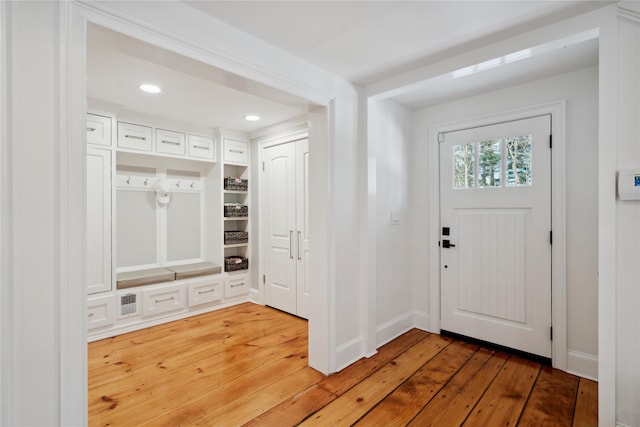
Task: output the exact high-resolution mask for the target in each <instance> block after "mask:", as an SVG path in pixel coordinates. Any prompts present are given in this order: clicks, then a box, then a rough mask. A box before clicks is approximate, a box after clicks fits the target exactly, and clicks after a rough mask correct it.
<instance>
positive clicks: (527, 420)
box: [518, 366, 579, 427]
mask: <svg viewBox="0 0 640 427" xmlns="http://www.w3.org/2000/svg"><path fill="white" fill-rule="evenodd" d="M578 383H579V379H578V377H576V376H574V375H571V374H567V373H566V372H562V371H558V370H557V369H553V368H551V367H550V366H543V367H542V369H541V370H540V374H539V375H538V379H537V380H536V383H535V387H534V389H533V391H532V392H531V396H530V397H529V400H528V401H527V406H526V408H525V409H524V411H523V412H522V417H521V418H520V421H519V422H518V425H519V426H522V427H529V426H531V427H534V426H571V424H572V420H573V409H574V407H575V404H576V395H577V393H578Z"/></svg>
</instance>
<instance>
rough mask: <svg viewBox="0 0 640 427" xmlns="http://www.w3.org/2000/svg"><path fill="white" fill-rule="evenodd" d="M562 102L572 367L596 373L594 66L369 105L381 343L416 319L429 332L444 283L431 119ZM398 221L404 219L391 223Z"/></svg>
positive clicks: (454, 118) (378, 335)
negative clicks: (434, 254) (433, 232)
mask: <svg viewBox="0 0 640 427" xmlns="http://www.w3.org/2000/svg"><path fill="white" fill-rule="evenodd" d="M561 100H564V101H566V177H567V182H566V215H567V230H566V233H567V250H566V252H567V253H566V263H567V265H566V267H567V284H566V288H567V307H566V315H567V347H568V360H567V368H568V371H570V372H574V373H577V374H580V375H582V376H585V377H589V378H597V352H598V351H597V349H598V332H597V330H598V315H597V307H598V299H597V293H598V285H597V265H598V258H597V250H598V246H597V245H598V240H597V236H598V231H597V228H598V225H597V220H598V218H597V213H598V207H597V203H598V192H597V179H598V178H597V168H598V163H597V152H598V147H597V144H598V68H597V66H594V67H589V68H585V69H581V70H577V71H573V72H569V73H566V74H562V75H558V76H554V77H550V78H547V79H544V80H538V81H534V82H531V83H527V84H524V85H520V86H516V87H512V88H509V89H505V90H500V91H494V92H490V93H486V94H482V95H477V96H472V97H468V98H465V99H461V100H458V101H453V102H448V103H444V104H441V105H437V106H433V107H429V108H424V109H421V110H416V111H412V110H410V109H408V108H406V107H404V106H402V105H400V104H398V103H397V102H395V101H393V100H384V101H377V102H372V103H370V105H369V114H370V127H369V129H368V131H369V135H370V138H371V140H372V141H375V145H374V150H375V153H371V152H370V153H369V158H370V159H371V158H372V156H373V155H375V158H376V163H375V178H376V179H375V193H374V194H375V196H373V197H375V206H376V218H375V220H373V223H375V229H376V236H375V238H376V252H377V253H376V265H375V274H373V276H374V277H375V289H376V301H377V304H376V343H377V345H378V346H380V345H382V344H383V343H385V342H387V341H389V340H390V339H392V338H393V337H395V336H397V335H398V333H400V332H402V331H404V330H406V329H407V328H409V327H411V326H417V327H420V328H423V329H429V320H430V319H429V316H430V312H429V304H430V301H429V290H430V286H440V284H439V283H430V282H429V273H430V272H429V262H430V258H429V245H431V244H434V242H435V244H437V240H438V238H439V236H429V221H430V217H429V215H430V205H431V203H432V201H431V200H429V185H430V179H431V176H432V174H431V171H430V167H429V165H430V164H431V159H430V157H429V156H430V147H429V145H428V144H429V139H430V134H429V128H430V126H432V125H436V124H442V123H447V122H453V121H459V120H465V119H473V118H478V117H482V116H487V115H493V114H496V113H500V112H505V111H510V110H514V109H522V108H527V107H532V106H537V105H541V104H548V103H551V102H555V101H561ZM370 164H371V161H370ZM370 197H372V196H371V194H370ZM395 214H397V215H395ZM394 219H397V220H398V221H399V223H394V224H392V222H398V221H393V220H394Z"/></svg>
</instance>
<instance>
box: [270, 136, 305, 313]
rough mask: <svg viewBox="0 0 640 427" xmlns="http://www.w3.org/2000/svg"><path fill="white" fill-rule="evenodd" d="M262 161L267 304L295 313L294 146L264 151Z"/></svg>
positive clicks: (275, 147)
mask: <svg viewBox="0 0 640 427" xmlns="http://www.w3.org/2000/svg"><path fill="white" fill-rule="evenodd" d="M263 161H264V171H263V180H262V185H263V205H262V215H263V221H262V224H263V228H264V231H263V236H265V246H264V250H263V254H264V257H265V260H264V272H265V299H266V304H267V305H269V306H271V307H274V308H277V309H279V310H283V311H286V312H288V313H292V314H296V303H297V289H296V263H295V253H294V252H295V247H294V239H295V236H294V234H295V220H296V218H295V212H296V205H295V190H296V188H295V147H294V146H293V145H292V144H282V145H276V146H273V147H268V148H265V149H264V151H263Z"/></svg>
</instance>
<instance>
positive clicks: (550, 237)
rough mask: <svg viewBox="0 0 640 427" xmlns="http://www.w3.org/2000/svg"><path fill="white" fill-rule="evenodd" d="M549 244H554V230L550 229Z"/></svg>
mask: <svg viewBox="0 0 640 427" xmlns="http://www.w3.org/2000/svg"><path fill="white" fill-rule="evenodd" d="M549 244H550V245H553V231H549Z"/></svg>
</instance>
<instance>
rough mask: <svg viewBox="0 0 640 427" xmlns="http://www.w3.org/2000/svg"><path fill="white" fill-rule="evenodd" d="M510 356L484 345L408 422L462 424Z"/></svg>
mask: <svg viewBox="0 0 640 427" xmlns="http://www.w3.org/2000/svg"><path fill="white" fill-rule="evenodd" d="M507 359H508V356H507V355H506V354H503V353H495V352H493V351H491V350H487V349H484V348H481V349H480V350H478V351H477V352H476V353H475V354H474V355H473V357H472V358H471V359H469V361H468V362H467V363H466V364H465V365H464V366H463V367H462V369H460V370H459V371H458V372H457V373H456V374H455V376H454V377H453V378H452V379H451V381H449V383H448V384H447V385H446V386H444V387H443V388H442V390H440V391H439V392H438V394H437V395H436V396H435V397H434V398H433V399H431V401H430V402H429V403H428V404H427V405H426V406H425V407H424V408H423V409H422V410H421V411H420V412H419V413H418V415H416V417H415V418H414V419H413V420H411V422H410V423H409V424H408V425H410V426H414V427H430V426H434V427H438V426H459V425H462V423H463V422H464V420H465V419H466V418H467V416H468V415H469V413H470V412H471V411H472V409H473V408H474V407H475V405H476V404H477V403H478V401H479V400H480V398H481V397H482V395H483V393H484V392H485V390H486V389H487V387H488V386H489V385H490V384H491V382H492V381H493V380H494V378H495V377H496V375H498V372H500V370H501V369H502V367H503V366H504V364H505V363H506V361H507Z"/></svg>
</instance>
